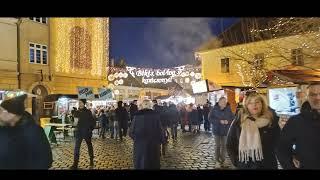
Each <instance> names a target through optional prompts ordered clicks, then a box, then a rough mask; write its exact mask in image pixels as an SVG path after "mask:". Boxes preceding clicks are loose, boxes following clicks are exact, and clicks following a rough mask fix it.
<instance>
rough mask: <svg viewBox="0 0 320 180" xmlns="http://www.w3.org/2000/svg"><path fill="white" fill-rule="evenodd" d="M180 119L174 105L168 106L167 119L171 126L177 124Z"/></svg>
mask: <svg viewBox="0 0 320 180" xmlns="http://www.w3.org/2000/svg"><path fill="white" fill-rule="evenodd" d="M179 120H180V116H179V111H178V109H177V108H176V107H175V106H171V107H169V121H170V125H171V126H177V125H178V123H179Z"/></svg>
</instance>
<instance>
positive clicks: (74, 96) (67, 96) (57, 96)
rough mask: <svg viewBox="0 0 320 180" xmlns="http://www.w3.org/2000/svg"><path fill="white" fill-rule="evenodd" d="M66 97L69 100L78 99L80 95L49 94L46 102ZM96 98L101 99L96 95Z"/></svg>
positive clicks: (45, 99)
mask: <svg viewBox="0 0 320 180" xmlns="http://www.w3.org/2000/svg"><path fill="white" fill-rule="evenodd" d="M61 97H65V98H69V99H78V94H49V95H47V96H46V97H45V98H44V101H46V102H53V101H58V99H59V98H61ZM94 97H95V98H99V95H97V94H95V95H94Z"/></svg>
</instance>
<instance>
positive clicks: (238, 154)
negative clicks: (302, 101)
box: [227, 93, 280, 169]
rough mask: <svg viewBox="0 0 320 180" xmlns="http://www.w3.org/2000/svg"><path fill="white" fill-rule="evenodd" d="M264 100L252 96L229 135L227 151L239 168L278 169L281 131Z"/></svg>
mask: <svg viewBox="0 0 320 180" xmlns="http://www.w3.org/2000/svg"><path fill="white" fill-rule="evenodd" d="M277 120H278V119H277V118H273V114H272V112H271V111H270V110H269V108H268V106H267V104H266V103H265V101H264V99H263V98H262V97H261V96H260V95H259V94H257V93H252V94H249V95H248V96H247V97H246V98H245V100H244V108H243V110H241V111H240V112H239V114H238V115H237V116H236V118H235V120H234V121H233V122H232V124H231V127H230V129H229V132H228V136H227V152H228V154H229V157H230V159H231V161H232V164H233V165H234V166H236V167H237V168H239V169H277V160H276V156H275V145H276V143H277V140H278V137H279V133H280V128H279V125H278V122H276V121H277Z"/></svg>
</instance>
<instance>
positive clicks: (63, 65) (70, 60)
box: [50, 18, 109, 77]
mask: <svg viewBox="0 0 320 180" xmlns="http://www.w3.org/2000/svg"><path fill="white" fill-rule="evenodd" d="M50 22H51V24H50V26H51V41H52V45H51V46H52V50H53V52H54V56H52V57H53V58H54V62H55V71H56V72H57V73H66V74H80V75H89V76H93V77H102V76H103V74H104V72H105V67H106V65H107V63H106V62H108V56H109V19H108V18H51V19H50Z"/></svg>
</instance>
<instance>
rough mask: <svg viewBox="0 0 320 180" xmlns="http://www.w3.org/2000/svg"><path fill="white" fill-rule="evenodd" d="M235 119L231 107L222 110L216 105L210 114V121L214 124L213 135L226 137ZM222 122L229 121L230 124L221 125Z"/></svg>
mask: <svg viewBox="0 0 320 180" xmlns="http://www.w3.org/2000/svg"><path fill="white" fill-rule="evenodd" d="M233 119H234V115H233V113H232V111H231V108H230V106H226V107H225V108H224V109H221V108H220V106H219V105H218V104H216V105H215V106H214V107H213V108H212V110H211V112H210V114H209V121H210V122H212V127H213V134H214V135H215V136H226V135H227V133H228V130H229V127H230V125H231V122H232V120H233ZM220 120H227V121H228V124H221V123H220Z"/></svg>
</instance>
